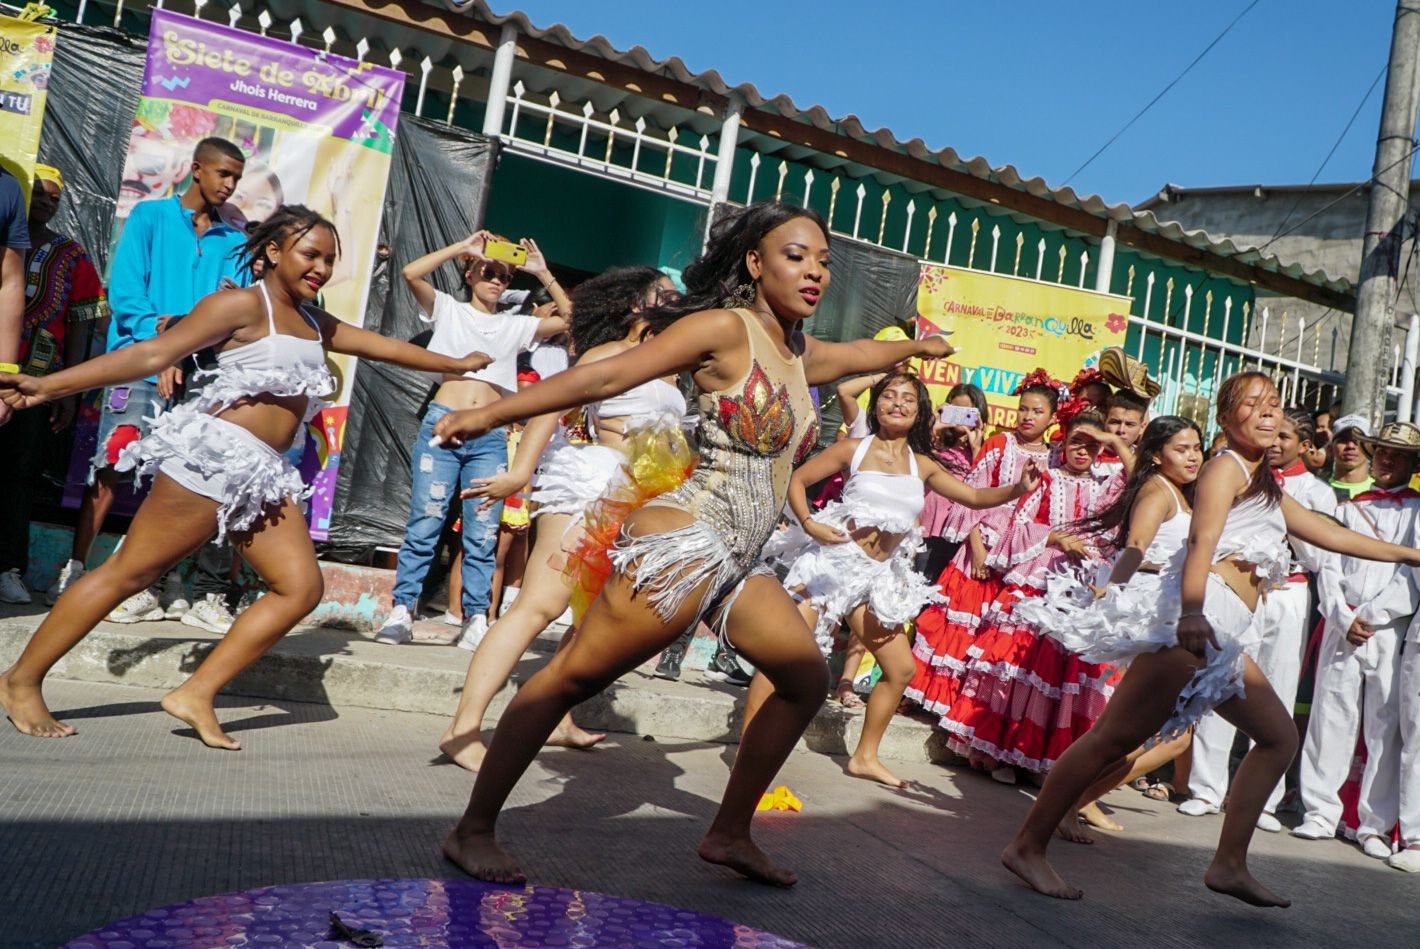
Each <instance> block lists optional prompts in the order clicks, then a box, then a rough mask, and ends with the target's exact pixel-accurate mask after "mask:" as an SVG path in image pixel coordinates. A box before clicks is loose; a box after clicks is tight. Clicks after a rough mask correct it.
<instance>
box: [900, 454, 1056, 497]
mask: <svg viewBox="0 0 1420 949" xmlns="http://www.w3.org/2000/svg"><path fill="white" fill-rule="evenodd" d="M917 470H918V471H921V472H922V480H923V481H924V482H925V483H926V485H927V487H929V488H931V489H932V490H933V491H935V492H936V493H938V494H940V495H941V496H942V497H944V498H950V499H951V500H953V501H955V502H957V503H958V504H961V505H964V506H965V507H969V508H974V509H976V510H981V509H982V508H990V507H1000V506H1001V505H1002V504H1006V503H1008V502H1010V501H1014V500H1015V499H1016V498H1019V497H1022V496H1024V495H1027V494H1030V493H1031V492H1032V491H1034V490H1035V489H1036V486H1037V485H1039V484H1040V467H1039V466H1038V465H1037V464H1036V463H1035V462H1034V461H1029V462H1027V463H1026V466H1025V468H1024V469H1023V470H1022V471H1021V480H1020V481H1017V482H1016V483H1015V484H1003V485H1001V486H1000V487H996V488H975V487H972V486H971V485H969V484H967V483H966V482H964V481H962V480H961V479H960V478H958V477H956V476H955V475H953V474H951V473H950V472H949V471H947V469H945V468H943V467H942V466H941V465H940V464H938V463H937V460H936V459H935V458H929V457H928V456H926V455H918V456H917Z"/></svg>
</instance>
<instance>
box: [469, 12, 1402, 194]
mask: <svg viewBox="0 0 1420 949" xmlns="http://www.w3.org/2000/svg"><path fill="white" fill-rule="evenodd" d="M1249 2H1250V0H1194V2H1192V3H1163V2H1156V0H1084V2H1078V0H1077V2H1061V0H1052V2H1048V3H1047V2H1040V0H1020V2H1016V3H1012V4H996V3H982V2H980V0H975V2H962V0H874V2H862V0H855V2H851V3H850V2H845V0H820V2H817V3H765V2H753V3H751V2H745V0H720V2H719V3H709V4H701V3H686V2H679V0H612V2H594V0H524V2H522V3H520V4H513V3H508V2H503V0H492V3H493V7H494V9H495V10H498V11H499V12H508V11H510V10H512V9H521V10H522V11H523V12H524V13H526V14H527V15H528V17H529V19H531V20H532V21H533V23H535V24H537V25H538V26H544V27H545V26H550V25H552V24H553V23H557V22H561V23H563V24H566V25H567V26H568V27H569V28H570V29H571V30H572V32H573V33H574V35H576V36H579V37H581V38H588V37H591V36H593V35H595V34H598V33H600V34H602V35H604V36H606V37H607V38H608V39H610V40H611V41H612V43H613V44H614V45H615V46H616V47H617V48H619V49H628V48H630V47H632V46H637V45H639V46H644V47H645V48H646V49H648V50H649V51H650V52H651V54H652V55H654V56H655V57H656V58H658V59H662V58H667V57H670V56H679V57H680V58H681V59H682V60H684V61H685V63H686V64H687V65H688V66H689V68H690V69H692V70H695V71H702V70H706V69H716V70H718V71H719V72H720V74H721V75H722V76H723V77H724V78H725V80H726V81H727V82H729V83H731V84H736V83H741V82H752V83H754V84H755V85H756V86H757V87H758V88H759V90H760V92H762V93H764V94H765V95H766V96H769V95H774V94H777V93H787V94H788V95H789V96H791V97H792V98H793V99H794V101H795V102H797V103H798V104H799V105H801V106H805V107H807V106H809V105H813V104H819V105H822V106H824V107H825V108H826V109H827V110H828V112H829V113H830V114H831V115H833V116H835V117H839V116H843V115H847V114H850V113H851V114H854V115H857V116H858V117H859V118H860V119H861V120H862V122H863V124H864V125H865V126H867V127H868V128H870V129H872V128H877V127H878V126H886V127H887V128H889V129H891V130H892V131H893V132H894V133H896V134H897V136H898V137H899V138H902V139H908V138H914V137H916V138H921V139H923V140H924V141H925V142H927V144H928V145H929V146H931V147H933V148H940V147H945V146H950V147H952V148H955V149H956V150H957V151H958V152H959V153H961V154H962V155H964V156H974V155H981V156H984V157H985V158H986V159H987V160H989V161H990V162H991V163H992V164H993V165H1001V164H1008V163H1009V164H1013V165H1015V166H1016V167H1017V168H1018V169H1019V170H1020V171H1021V173H1022V174H1023V175H1026V176H1031V175H1039V176H1041V177H1043V178H1044V179H1045V180H1046V181H1047V182H1049V183H1050V184H1051V185H1052V186H1059V185H1062V184H1064V183H1065V180H1066V178H1067V177H1068V176H1069V175H1070V174H1071V173H1072V172H1073V171H1074V170H1075V169H1076V168H1077V167H1078V166H1079V165H1081V164H1082V163H1083V162H1084V161H1085V160H1086V159H1087V158H1088V157H1089V156H1090V154H1091V153H1093V152H1094V151H1095V149H1096V148H1098V147H1099V146H1100V145H1102V144H1104V143H1105V141H1107V140H1108V139H1109V137H1110V136H1111V135H1113V134H1114V133H1115V132H1116V131H1118V130H1119V128H1120V127H1121V126H1122V125H1124V123H1125V122H1127V121H1128V120H1129V118H1130V117H1131V116H1133V115H1134V113H1135V112H1137V111H1138V110H1139V109H1140V108H1142V107H1143V106H1144V104H1145V103H1147V102H1148V101H1149V100H1150V99H1151V98H1153V96H1154V95H1155V94H1156V93H1158V92H1159V90H1161V89H1162V88H1163V87H1164V86H1165V85H1167V84H1168V82H1169V81H1170V80H1172V79H1173V78H1174V77H1176V76H1177V75H1178V74H1179V72H1180V71H1182V70H1183V68H1184V67H1185V66H1187V65H1188V63H1189V62H1190V61H1191V60H1192V59H1193V58H1194V57H1195V56H1197V55H1198V53H1199V52H1201V51H1202V50H1203V48H1204V47H1205V46H1207V45H1208V43H1209V42H1211V41H1212V40H1213V38H1214V37H1216V36H1217V35H1218V33H1219V32H1220V31H1221V30H1222V29H1223V28H1224V27H1225V26H1226V25H1227V24H1228V22H1229V21H1231V20H1232V19H1233V17H1235V16H1236V15H1237V14H1238V13H1239V12H1241V11H1242V10H1243V9H1244V8H1246V7H1247V5H1248V3H1249ZM1394 15H1395V3H1394V2H1393V0H1261V2H1260V3H1259V4H1258V5H1257V6H1256V7H1255V8H1253V10H1252V11H1251V12H1249V13H1248V14H1247V15H1246V16H1245V17H1243V19H1242V20H1241V21H1239V22H1238V24H1237V25H1236V26H1235V27H1233V30H1232V32H1230V33H1229V34H1228V35H1227V36H1226V37H1224V39H1223V40H1222V41H1221V42H1220V43H1218V45H1217V46H1215V47H1214V48H1213V49H1212V51H1211V52H1209V54H1208V55H1207V56H1206V57H1205V58H1204V59H1203V60H1202V62H1200V63H1199V64H1198V65H1197V66H1195V67H1194V68H1193V70H1192V71H1191V72H1190V73H1189V74H1188V75H1187V76H1186V77H1184V79H1183V80H1182V81H1181V82H1179V83H1178V85H1176V86H1174V88H1173V89H1172V90H1171V91H1170V92H1169V93H1168V94H1167V95H1166V96H1164V98H1163V99H1161V100H1160V101H1159V102H1158V103H1157V104H1155V105H1154V107H1153V108H1152V109H1151V110H1150V111H1149V112H1148V113H1147V114H1146V115H1145V116H1144V117H1143V118H1141V119H1140V120H1139V121H1138V122H1136V123H1135V124H1134V126H1133V127H1132V128H1130V130H1129V131H1128V132H1126V133H1125V134H1124V135H1123V136H1122V137H1121V138H1120V139H1119V140H1118V141H1116V142H1115V143H1114V144H1113V145H1112V146H1111V147H1110V148H1109V150H1108V151H1106V152H1105V153H1104V154H1103V155H1101V156H1100V157H1099V158H1097V159H1095V161H1094V163H1093V164H1091V165H1090V166H1089V167H1088V168H1086V169H1085V170H1084V171H1083V172H1081V173H1080V174H1079V175H1078V177H1077V178H1076V179H1075V180H1074V181H1072V182H1071V186H1072V187H1075V188H1076V190H1078V191H1081V192H1083V193H1096V194H1100V195H1102V196H1103V197H1104V198H1105V199H1106V200H1108V201H1110V202H1119V201H1124V202H1129V203H1131V204H1134V203H1137V202H1139V201H1142V200H1143V199H1145V198H1147V197H1149V196H1150V195H1151V194H1153V193H1154V192H1155V191H1157V190H1158V188H1159V187H1160V186H1162V185H1163V184H1165V183H1166V182H1171V183H1175V184H1180V185H1184V186H1193V187H1198V186H1205V185H1225V184H1256V183H1261V184H1302V183H1305V182H1306V181H1308V180H1309V179H1310V178H1311V177H1312V175H1313V174H1314V173H1315V172H1316V170H1317V166H1318V165H1320V164H1321V161H1322V159H1323V158H1324V157H1325V156H1326V153H1327V151H1328V150H1329V149H1330V148H1331V146H1332V144H1333V142H1335V140H1336V137H1337V136H1338V135H1339V134H1340V133H1341V130H1342V128H1343V127H1344V126H1345V124H1346V121H1347V119H1348V118H1350V116H1351V113H1352V112H1353V111H1354V110H1355V109H1356V107H1357V105H1358V104H1359V103H1360V102H1361V99H1362V96H1363V95H1364V94H1365V92H1366V88H1367V87H1368V86H1369V85H1370V84H1371V81H1372V80H1373V79H1374V78H1375V77H1376V74H1377V72H1378V71H1379V70H1380V69H1381V68H1382V66H1383V65H1384V63H1385V61H1386V57H1387V54H1388V52H1389V49H1390V29H1391V24H1392V22H1393V20H1394ZM1384 87H1385V80H1384V78H1382V79H1381V81H1380V83H1378V84H1377V85H1376V88H1375V90H1374V91H1373V92H1372V93H1371V96H1370V99H1369V100H1368V101H1367V102H1366V105H1365V107H1364V108H1363V109H1362V111H1361V113H1360V115H1359V116H1358V117H1357V119H1356V122H1355V124H1354V125H1353V126H1352V127H1351V130H1350V132H1348V133H1347V135H1346V137H1345V139H1344V140H1343V141H1342V143H1341V146H1340V147H1339V148H1338V149H1337V151H1336V154H1335V155H1334V156H1333V157H1332V159H1331V161H1330V162H1329V163H1328V164H1327V166H1326V169H1325V170H1324V171H1323V173H1322V175H1321V178H1320V179H1318V180H1320V181H1360V180H1363V179H1365V178H1366V177H1368V176H1369V175H1370V170H1371V163H1372V159H1373V156H1374V148H1375V139H1376V132H1377V123H1378V122H1379V116H1380V103H1381V96H1382V93H1383V90H1384Z"/></svg>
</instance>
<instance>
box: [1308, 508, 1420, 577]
mask: <svg viewBox="0 0 1420 949" xmlns="http://www.w3.org/2000/svg"><path fill="white" fill-rule="evenodd" d="M1282 516H1283V517H1285V518H1286V519H1287V533H1289V534H1294V535H1296V537H1297V538H1298V539H1299V540H1304V541H1306V542H1307V543H1309V544H1313V545H1315V546H1317V547H1321V548H1323V549H1325V550H1330V551H1334V552H1336V553H1338V554H1347V555H1348V556H1351V557H1360V558H1361V559H1362V560H1379V561H1381V562H1383V563H1403V564H1406V565H1408V566H1411V567H1415V566H1420V550H1416V549H1415V548H1413V547H1403V546H1401V545H1400V544H1391V543H1388V542H1386V541H1383V540H1379V539H1377V538H1375V537H1367V536H1366V535H1365V534H1360V533H1357V532H1356V531H1353V530H1351V529H1350V528H1348V527H1342V526H1341V525H1340V524H1338V523H1337V522H1336V521H1333V520H1330V519H1329V518H1326V517H1323V516H1322V515H1320V514H1317V513H1316V512H1315V511H1311V510H1308V509H1307V508H1306V507H1304V506H1303V505H1301V504H1298V503H1297V502H1296V500H1294V499H1293V498H1292V497H1291V495H1283V496H1282Z"/></svg>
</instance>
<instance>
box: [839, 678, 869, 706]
mask: <svg viewBox="0 0 1420 949" xmlns="http://www.w3.org/2000/svg"><path fill="white" fill-rule="evenodd" d="M833 697H834V698H835V699H837V700H838V704H839V705H841V706H843V707H844V708H862V707H863V706H864V705H865V704H867V703H865V702H864V701H863V700H862V699H861V698H859V697H858V693H857V692H856V691H854V689H853V683H852V682H851V681H849V680H848V679H839V680H838V684H837V685H836V686H835V687H834V694H833Z"/></svg>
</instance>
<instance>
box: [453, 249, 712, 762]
mask: <svg viewBox="0 0 1420 949" xmlns="http://www.w3.org/2000/svg"><path fill="white" fill-rule="evenodd" d="M675 297H676V289H675V285H674V284H673V283H671V281H670V278H669V277H666V276H665V275H664V274H662V273H661V272H660V271H658V270H654V269H652V268H650V267H618V268H615V269H613V270H609V271H607V272H606V273H604V274H601V275H599V276H596V277H592V278H591V279H590V280H586V281H584V282H583V283H581V284H580V285H578V287H577V289H576V291H575V292H574V293H573V294H572V314H573V316H572V345H573V348H574V350H575V351H576V353H577V354H578V355H577V365H579V366H588V365H592V364H593V363H596V362H598V361H600V360H603V359H607V358H609V357H612V356H617V355H620V354H622V353H626V352H630V351H631V350H632V349H634V348H635V347H636V346H637V345H638V344H639V343H640V342H641V340H642V338H643V337H644V336H645V334H646V314H647V313H648V312H649V311H650V310H652V309H653V308H655V307H656V306H658V305H660V304H663V303H669V302H670V301H672V300H674V299H675ZM673 380H674V377H671V378H669V379H652V380H650V381H649V382H646V383H643V384H642V385H639V386H636V387H635V388H633V389H631V390H629V391H628V392H625V393H623V394H621V395H617V396H613V397H611V398H609V399H606V400H604V401H602V402H601V403H598V404H594V405H592V406H590V407H589V408H588V412H587V415H588V420H589V425H588V428H589V429H591V431H590V432H589V434H591V435H593V436H594V437H595V441H594V442H592V443H590V444H574V443H572V442H571V441H569V440H568V439H567V438H566V437H565V435H564V436H563V437H560V438H559V439H558V441H557V443H556V444H554V445H553V446H552V447H551V448H549V449H548V450H546V451H542V450H541V449H540V448H539V445H540V444H546V442H547V437H546V436H547V434H550V433H551V431H552V430H553V429H554V428H556V427H557V422H558V415H557V414H556V413H552V414H548V415H543V416H541V417H540V418H539V419H538V420H536V421H534V422H533V423H531V424H529V426H528V428H527V430H526V431H525V432H524V435H523V443H522V445H521V446H520V449H521V450H520V451H519V453H518V456H517V458H516V460H515V462H514V464H513V466H512V470H511V471H509V472H507V473H506V474H500V475H495V476H493V477H488V478H475V479H474V480H473V486H472V487H471V488H469V489H468V490H466V491H465V492H464V493H465V495H466V496H468V497H470V498H477V499H480V500H484V499H491V498H499V497H503V496H505V494H506V493H507V492H509V491H510V489H512V488H514V487H517V486H520V485H523V484H526V483H527V482H528V479H529V478H530V477H531V478H532V480H533V493H532V498H531V500H532V501H533V503H534V504H535V505H536V507H535V510H534V511H533V517H534V518H535V519H536V521H537V527H536V536H535V537H534V540H533V548H532V552H531V553H530V554H529V555H528V565H527V572H526V573H525V574H524V578H523V589H522V592H520V593H519V594H518V598H517V599H516V600H514V601H513V602H512V605H510V606H509V607H508V612H507V613H505V614H504V615H503V616H501V617H499V618H498V621H497V622H495V623H494V624H493V625H492V626H490V627H489V629H488V633H487V635H485V636H484V637H483V640H482V641H481V642H480V643H479V644H478V646H477V649H476V651H475V652H474V654H473V658H472V660H471V661H470V662H469V664H468V674H467V675H466V676H465V678H464V683H463V693H462V694H461V695H460V696H459V705H458V711H457V712H455V713H454V718H453V720H452V721H451V722H449V726H448V728H446V729H445V730H444V734H443V736H442V737H441V738H440V739H439V749H440V750H441V751H442V752H443V753H444V754H446V755H448V756H449V757H450V758H451V759H452V760H453V761H454V763H455V764H457V765H459V767H462V768H467V769H468V770H470V771H477V770H478V767H479V764H480V762H482V761H483V756H484V754H486V753H487V750H486V749H485V747H484V745H483V742H482V740H481V738H480V736H479V731H480V729H481V728H482V727H483V718H484V716H485V715H486V714H487V713H488V706H489V704H490V703H491V702H492V701H493V698H494V696H496V695H497V694H498V691H499V690H500V689H502V688H503V685H504V683H506V682H507V681H508V677H509V676H511V675H512V674H513V670H514V669H515V668H516V667H517V664H518V660H519V659H521V658H522V655H523V653H524V652H525V651H526V650H527V648H528V647H529V646H530V645H531V644H532V642H533V640H534V639H536V638H537V636H538V634H539V633H541V632H542V631H543V630H544V629H546V628H547V627H548V625H549V624H550V623H552V622H553V620H555V619H557V617H559V616H561V615H562V612H563V611H564V610H566V609H567V604H568V602H569V601H570V600H571V596H572V585H571V583H570V582H569V581H568V579H567V578H566V577H565V576H564V573H563V570H564V567H565V566H566V563H565V560H566V552H567V551H568V550H570V549H572V548H573V547H575V546H576V544H577V541H578V539H579V536H580V533H581V529H582V514H583V512H584V511H586V510H587V508H588V507H590V506H591V505H592V504H593V503H594V502H595V501H596V499H597V498H598V497H599V496H600V495H601V494H602V492H604V491H605V490H606V488H607V485H608V484H609V483H610V482H611V480H612V477H613V475H615V474H616V472H617V469H618V468H619V467H620V466H621V465H622V464H624V463H626V462H627V458H626V456H625V455H624V454H623V453H622V451H621V450H620V446H621V445H622V443H623V442H624V441H625V440H626V439H627V438H628V437H629V436H632V435H634V434H635V432H636V431H637V430H640V429H645V428H649V427H655V426H666V425H668V426H670V427H672V428H676V427H678V426H679V425H680V422H681V417H682V416H684V415H685V409H686V404H685V396H683V395H681V394H680V390H679V389H677V388H676V386H675V383H674V381H673ZM535 429H536V431H534V430H535ZM539 455H540V456H541V458H542V466H541V469H540V470H539V471H537V473H536V474H535V475H534V474H533V471H532V466H533V465H534V464H535V463H536V462H537V460H538V458H539ZM564 638H565V637H564ZM605 737H606V736H605V735H601V734H595V733H592V732H587V731H583V730H582V729H580V728H578V727H577V726H576V724H575V723H573V721H572V716H571V714H570V713H569V714H568V715H565V716H563V719H562V721H561V722H560V723H559V724H558V726H557V728H556V729H555V730H554V732H553V735H552V737H551V738H550V739H548V744H553V745H563V746H570V747H574V748H590V747H591V746H592V745H595V744H596V743H597V742H599V741H601V740H602V739H603V738H605Z"/></svg>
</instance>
